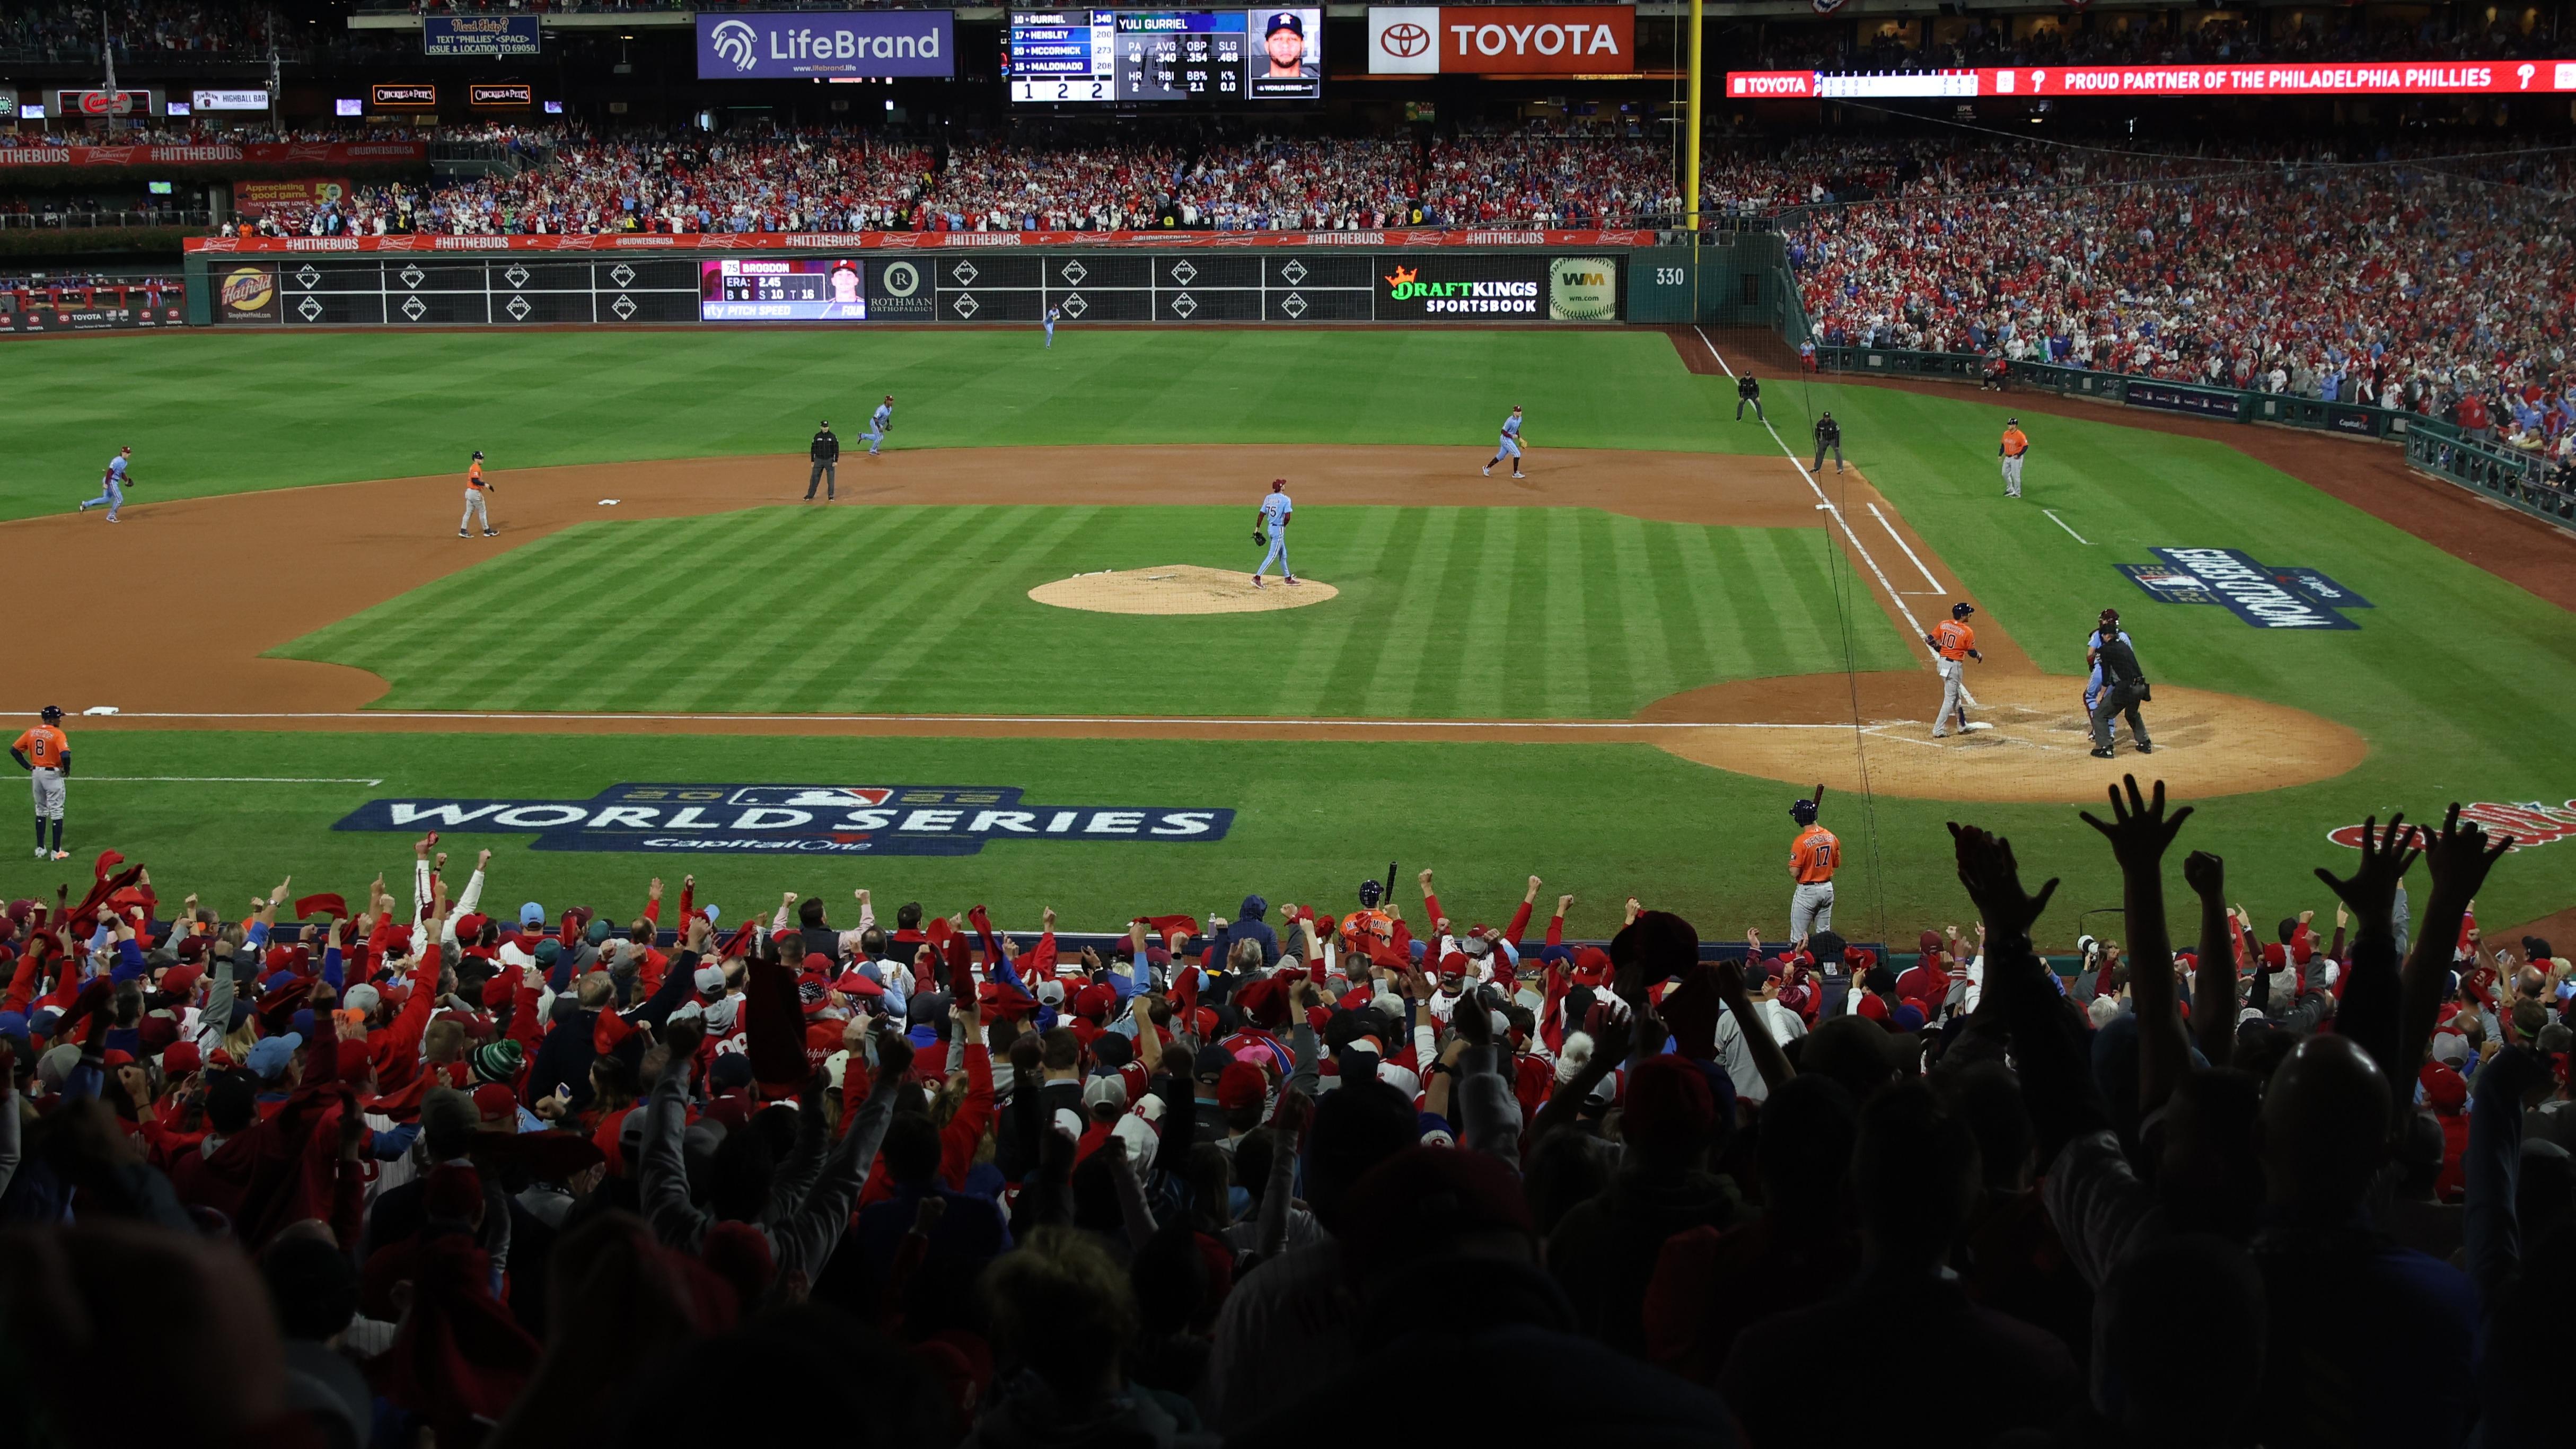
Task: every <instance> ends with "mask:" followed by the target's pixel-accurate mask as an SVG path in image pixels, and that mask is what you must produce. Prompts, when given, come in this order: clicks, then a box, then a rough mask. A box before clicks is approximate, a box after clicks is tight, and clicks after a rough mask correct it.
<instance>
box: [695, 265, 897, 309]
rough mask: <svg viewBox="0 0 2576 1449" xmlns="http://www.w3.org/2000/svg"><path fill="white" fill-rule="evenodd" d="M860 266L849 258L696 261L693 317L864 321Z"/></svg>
mask: <svg viewBox="0 0 2576 1449" xmlns="http://www.w3.org/2000/svg"><path fill="white" fill-rule="evenodd" d="M862 265H863V264H862V263H860V262H857V261H853V260H851V259H850V258H848V257H779V258H773V259H753V258H739V259H737V258H733V257H727V258H725V259H724V260H723V261H716V262H700V263H699V264H698V316H699V319H700V320H701V321H706V322H865V321H866V320H868V288H867V279H866V276H865V274H864V273H863V272H862V271H861V270H860V268H861V266H862Z"/></svg>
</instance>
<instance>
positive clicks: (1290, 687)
mask: <svg viewBox="0 0 2576 1449" xmlns="http://www.w3.org/2000/svg"><path fill="white" fill-rule="evenodd" d="M1354 511H1355V512H1356V513H1357V514H1358V515H1359V526H1358V530H1357V531H1356V532H1355V533H1354V534H1353V535H1352V537H1351V540H1350V542H1349V543H1348V544H1347V545H1345V546H1344V547H1343V549H1342V550H1341V552H1340V554H1339V555H1338V557H1339V562H1338V563H1325V564H1323V566H1322V572H1321V573H1320V574H1319V575H1318V577H1320V578H1322V579H1323V580H1324V581H1325V582H1328V583H1331V584H1333V585H1334V586H1335V587H1336V588H1339V589H1340V590H1341V591H1342V594H1341V597H1340V598H1338V599H1336V600H1334V601H1333V602H1332V603H1331V604H1330V605H1327V606H1325V608H1324V609H1323V610H1320V611H1315V612H1319V613H1322V614H1323V615H1324V616H1325V617H1324V618H1322V619H1318V620H1316V626H1315V627H1312V628H1310V629H1309V630H1308V631H1307V633H1306V635H1305V637H1304V638H1303V639H1301V640H1300V641H1298V645H1297V658H1296V662H1295V663H1294V664H1293V665H1291V666H1290V667H1289V668H1287V669H1285V670H1282V671H1281V672H1280V676H1279V685H1278V692H1277V693H1276V694H1275V695H1274V696H1273V706H1272V707H1273V708H1274V709H1276V710H1277V711H1278V712H1279V713H1281V714H1286V715H1296V714H1328V713H1332V712H1333V711H1334V704H1335V702H1336V701H1337V700H1338V699H1339V698H1340V697H1341V691H1340V690H1339V688H1337V681H1339V680H1341V679H1342V678H1344V677H1345V674H1346V671H1347V670H1348V668H1349V666H1350V663H1351V659H1350V656H1351V654H1352V652H1353V648H1352V646H1353V645H1354V644H1355V643H1357V642H1358V641H1359V640H1360V639H1361V637H1362V629H1363V626H1365V627H1366V629H1367V631H1368V633H1367V637H1368V638H1370V639H1372V640H1374V639H1376V638H1377V635H1378V633H1379V630H1380V622H1379V621H1380V620H1381V618H1382V617H1383V615H1382V609H1383V607H1384V603H1385V601H1386V600H1387V599H1389V598H1391V597H1392V596H1393V594H1394V592H1395V591H1394V587H1393V586H1392V584H1391V583H1390V582H1389V580H1388V579H1387V577H1386V567H1387V546H1388V544H1389V543H1390V542H1391V541H1392V540H1393V539H1394V538H1395V535H1396V531H1397V525H1398V523H1399V522H1400V521H1402V520H1404V519H1406V518H1407V517H1408V516H1409V515H1410V513H1411V510H1410V509H1401V508H1363V509H1357V510H1354ZM1290 526H1291V527H1292V528H1293V527H1295V526H1296V525H1294V524H1292V525H1290ZM1336 570H1338V572H1336Z"/></svg>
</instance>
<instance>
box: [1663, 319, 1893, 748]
mask: <svg viewBox="0 0 2576 1449" xmlns="http://www.w3.org/2000/svg"><path fill="white" fill-rule="evenodd" d="M1691 331H1693V332H1696V333H1698V334H1699V340H1700V345H1701V346H1703V347H1706V348H1707V349H1708V355H1709V356H1711V357H1714V358H1716V359H1717V365H1718V366H1719V367H1721V368H1724V369H1725V371H1726V375H1727V376H1729V377H1733V376H1735V369H1734V368H1732V367H1728V366H1727V365H1726V355H1725V354H1724V353H1722V352H1719V351H1718V350H1717V344H1716V343H1714V342H1711V341H1709V340H1708V334H1707V333H1706V332H1702V331H1700V329H1699V328H1698V327H1697V326H1693V327H1692V328H1691ZM1762 430H1763V431H1764V432H1766V433H1769V434H1770V435H1771V441H1772V442H1773V443H1775V444H1778V445H1779V448H1780V451H1781V453H1782V454H1784V455H1786V456H1787V458H1788V459H1789V466H1790V467H1792V468H1795V469H1797V470H1798V476H1799V477H1801V478H1803V479H1805V480H1806V481H1807V487H1808V488H1810V489H1812V490H1814V492H1815V495H1816V499H1817V502H1816V508H1817V509H1818V511H1820V512H1824V513H1829V514H1832V515H1833V519H1834V524H1835V526H1836V527H1838V528H1840V529H1841V530H1842V531H1843V537H1844V538H1847V539H1849V540H1851V546H1852V552H1854V553H1857V554H1859V555H1860V561H1861V562H1862V563H1865V564H1867V565H1869V571H1870V574H1871V576H1872V577H1874V578H1876V579H1877V580H1878V586H1879V587H1880V588H1882V589H1885V590H1887V598H1888V602H1890V603H1892V604H1894V605H1896V612H1898V613H1899V614H1902V615H1904V616H1905V625H1906V627H1907V628H1909V629H1912V630H1913V631H1914V639H1913V643H1912V646H1910V647H1921V646H1922V643H1923V640H1924V638H1925V635H1924V632H1923V621H1922V620H1920V619H1917V618H1915V617H1914V611H1913V610H1912V609H1909V608H1907V607H1905V599H1904V597H1903V596H1902V595H1900V594H1899V593H1897V591H1896V585H1894V584H1892V583H1889V582H1888V581H1887V572H1886V571H1885V570H1884V569H1881V568H1880V567H1879V566H1878V560H1877V559H1875V558H1873V557H1871V556H1870V552H1869V546H1868V545H1866V544H1864V543H1862V542H1861V541H1860V535H1859V534H1857V533H1854V532H1852V526H1851V522H1850V521H1849V520H1848V519H1846V518H1844V517H1843V511H1842V510H1841V509H1839V508H1836V507H1835V506H1834V501H1833V500H1832V499H1831V498H1828V497H1826V496H1825V490H1824V489H1823V488H1822V487H1819V486H1818V485H1817V483H1816V478H1815V475H1814V474H1812V473H1809V472H1808V471H1807V465H1806V464H1804V463H1801V462H1799V461H1798V455H1797V453H1796V451H1795V450H1793V449H1791V448H1790V446H1789V444H1788V443H1787V442H1786V441H1785V440H1783V439H1782V438H1781V436H1780V430H1779V429H1778V428H1775V427H1773V426H1771V420H1770V419H1769V418H1767V417H1766V418H1763V420H1762ZM1935 587H1938V585H1937V584H1936V585H1935ZM1925 652H1926V653H1929V652H1930V651H1929V650H1926V651H1925ZM1844 728H1846V729H1848V728H1849V726H1844Z"/></svg>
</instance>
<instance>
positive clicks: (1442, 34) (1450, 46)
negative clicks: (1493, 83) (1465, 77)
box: [1369, 5, 1637, 75]
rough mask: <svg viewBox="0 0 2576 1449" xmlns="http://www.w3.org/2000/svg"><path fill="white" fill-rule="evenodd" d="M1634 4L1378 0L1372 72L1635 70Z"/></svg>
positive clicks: (1372, 18)
mask: <svg viewBox="0 0 2576 1449" xmlns="http://www.w3.org/2000/svg"><path fill="white" fill-rule="evenodd" d="M1636 30H1637V10H1636V7H1635V6H1633V5H1372V6H1370V7H1369V74H1371V75H1432V74H1436V73H1438V72H1442V71H1448V72H1451V73H1459V72H1464V73H1467V74H1471V75H1627V74H1630V73H1631V72H1634V71H1635V70H1636V69H1637V37H1636Z"/></svg>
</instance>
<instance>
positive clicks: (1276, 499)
mask: <svg viewBox="0 0 2576 1449" xmlns="http://www.w3.org/2000/svg"><path fill="white" fill-rule="evenodd" d="M1296 511H1297V505H1295V504H1293V503H1291V502H1289V501H1288V480H1287V479H1285V478H1273V479H1271V480H1270V496H1269V497H1267V498H1264V499H1262V500H1261V523H1262V526H1263V527H1265V528H1267V529H1269V530H1270V552H1268V553H1266V554H1263V555H1262V556H1261V567H1259V568H1257V569H1254V570H1253V571H1252V586H1253V587H1254V588H1256V589H1258V588H1261V587H1263V584H1262V582H1261V576H1262V575H1263V574H1266V573H1268V572H1269V571H1270V561H1271V560H1272V559H1277V560H1278V561H1279V572H1280V574H1281V575H1282V576H1284V577H1285V578H1286V579H1287V580H1288V584H1289V586H1290V587H1291V588H1294V587H1295V586H1296V583H1297V571H1296V570H1295V569H1292V568H1290V567H1289V566H1288V520H1289V518H1290V517H1291V516H1292V515H1293V514H1294V513H1295V512H1296Z"/></svg>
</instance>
